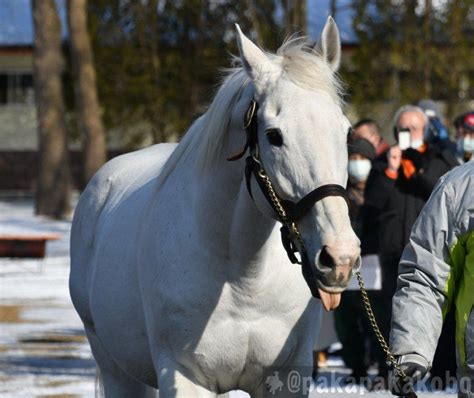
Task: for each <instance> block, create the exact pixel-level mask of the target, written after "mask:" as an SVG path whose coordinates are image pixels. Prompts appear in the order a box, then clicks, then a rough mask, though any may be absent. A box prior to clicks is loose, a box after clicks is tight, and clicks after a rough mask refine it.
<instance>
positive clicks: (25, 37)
mask: <svg viewBox="0 0 474 398" xmlns="http://www.w3.org/2000/svg"><path fill="white" fill-rule="evenodd" d="M56 3H57V4H58V6H59V12H60V15H61V20H62V26H63V32H64V27H65V26H66V8H65V6H64V5H65V2H64V0H56ZM63 35H64V33H63ZM32 43H33V19H32V16H31V0H0V44H2V45H28V44H32Z"/></svg>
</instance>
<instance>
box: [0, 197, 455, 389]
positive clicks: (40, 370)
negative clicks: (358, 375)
mask: <svg viewBox="0 0 474 398" xmlns="http://www.w3.org/2000/svg"><path fill="white" fill-rule="evenodd" d="M70 227H71V223H70V221H51V220H49V219H46V218H42V217H36V216H34V215H33V202H32V200H31V199H16V200H5V199H2V200H0V234H1V233H8V234H12V233H15V234H20V233H32V232H49V233H51V232H53V233H57V234H60V235H61V239H60V240H58V241H53V242H50V243H48V245H47V255H46V258H45V259H44V261H42V262H41V261H37V260H10V259H4V258H0V396H1V397H4V398H7V397H55V396H57V397H66V396H67V397H93V396H94V385H95V372H96V366H95V362H94V360H93V358H92V355H91V352H90V348H89V345H88V343H87V340H86V338H85V335H84V332H83V329H82V323H81V321H80V319H79V317H78V316H77V314H76V312H75V311H74V309H73V306H72V303H71V300H70V298H69V292H68V275H69V231H70ZM327 365H328V366H327V367H326V368H323V369H321V375H322V376H323V378H322V379H321V380H320V383H319V385H316V386H314V385H312V386H311V390H312V391H311V393H310V397H320V396H327V397H347V396H350V395H353V396H356V395H363V396H366V397H380V396H385V397H389V396H391V395H390V394H389V393H388V392H377V393H368V392H367V390H365V389H364V388H360V387H346V388H343V387H342V386H341V385H340V384H339V383H338V381H337V378H342V377H344V376H346V375H347V374H348V373H349V371H348V370H347V369H344V368H343V367H342V361H341V360H340V359H339V358H333V357H330V360H329V361H328V364H327ZM296 379H297V378H296ZM296 379H294V380H293V381H292V383H293V388H294V387H295V385H294V383H295V380H296ZM276 382H277V383H278V380H276ZM283 382H285V380H283ZM299 382H300V388H308V387H310V385H309V384H308V381H306V382H305V381H304V380H299ZM269 396H271V394H270V395H269ZM419 396H420V398H421V397H439V398H444V397H449V398H454V397H455V393H454V392H450V393H437V394H435V393H425V394H419ZM230 397H231V398H237V397H238V398H241V397H248V395H247V394H245V393H243V392H231V393H230Z"/></svg>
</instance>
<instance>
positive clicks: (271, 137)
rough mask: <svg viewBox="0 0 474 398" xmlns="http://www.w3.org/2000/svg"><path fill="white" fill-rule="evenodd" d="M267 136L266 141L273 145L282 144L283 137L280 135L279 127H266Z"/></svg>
mask: <svg viewBox="0 0 474 398" xmlns="http://www.w3.org/2000/svg"><path fill="white" fill-rule="evenodd" d="M265 135H266V136H267V139H268V142H269V143H270V144H271V145H274V146H282V145H283V137H282V136H281V131H280V129H268V130H267V131H266V132H265Z"/></svg>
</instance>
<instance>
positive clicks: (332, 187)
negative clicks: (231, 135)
mask: <svg viewBox="0 0 474 398" xmlns="http://www.w3.org/2000/svg"><path fill="white" fill-rule="evenodd" d="M257 110H258V103H257V102H256V101H255V100H254V99H252V101H251V102H250V104H249V107H248V109H247V111H246V112H245V117H244V129H245V132H246V134H247V142H246V143H245V146H244V148H243V149H242V151H241V152H239V153H238V154H237V155H235V156H232V157H230V158H229V159H227V160H229V161H234V160H237V159H240V158H242V157H243V156H244V154H245V153H246V152H247V150H248V151H249V155H248V156H247V158H246V164H245V180H246V184H247V190H248V192H249V194H250V196H251V197H252V198H253V194H252V186H251V178H252V175H253V176H254V177H255V180H256V181H257V183H258V185H259V187H260V189H261V191H262V193H263V195H264V196H265V198H266V199H267V201H268V203H269V204H270V206H271V207H272V208H273V210H274V211H275V213H276V214H277V216H278V218H279V220H280V222H281V223H282V224H283V226H282V227H281V229H280V231H281V239H282V243H283V247H284V248H285V250H286V253H287V255H288V258H289V259H290V261H291V262H292V263H293V264H295V263H298V264H302V271H303V276H304V278H305V280H306V283H307V284H308V286H309V288H310V290H311V293H312V295H313V296H314V297H317V298H319V293H318V290H317V286H316V275H315V272H316V270H315V269H314V267H312V266H311V264H310V261H309V258H308V255H307V253H306V248H305V247H304V245H303V244H299V243H298V241H297V240H296V239H295V238H296V237H295V236H294V233H292V230H293V228H291V226H292V224H294V223H296V222H297V221H299V220H300V219H301V218H302V217H303V216H304V215H305V214H306V213H308V212H309V211H310V210H311V208H312V207H313V206H314V204H315V203H316V202H318V201H320V200H321V199H324V198H326V197H328V196H341V197H342V198H344V199H345V200H346V202H348V200H349V199H348V196H347V191H346V189H345V188H344V187H342V186H341V185H338V184H325V185H321V186H320V187H318V188H316V189H314V190H313V191H311V192H310V193H308V194H307V195H306V196H305V197H303V198H302V199H300V200H299V201H298V202H297V203H294V202H292V201H290V200H283V199H280V198H278V201H279V203H280V205H281V206H282V207H283V209H284V211H285V213H286V219H282V218H281V217H280V215H279V214H280V213H279V211H278V209H277V208H276V205H275V203H274V201H273V200H272V197H271V194H270V192H269V190H268V187H267V186H266V185H265V177H266V178H267V179H268V181H270V180H269V177H268V176H267V175H266V173H265V169H264V167H263V164H262V161H261V160H260V154H259V146H258V121H257ZM275 194H276V193H275ZM297 252H299V254H300V256H301V260H298V258H297V257H296V256H295V253H297Z"/></svg>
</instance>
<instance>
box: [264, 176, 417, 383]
mask: <svg viewBox="0 0 474 398" xmlns="http://www.w3.org/2000/svg"><path fill="white" fill-rule="evenodd" d="M258 176H259V177H260V178H261V179H262V180H263V182H264V183H265V187H266V188H267V192H268V194H269V196H270V199H271V201H272V204H273V207H274V208H275V209H276V211H277V213H278V217H280V220H281V221H282V222H283V223H285V224H289V223H288V218H287V216H286V212H285V209H284V208H283V206H282V205H281V203H280V200H279V199H278V196H277V194H276V192H275V190H274V189H273V185H272V182H271V181H270V178H268V176H267V175H266V174H265V171H264V170H263V169H260V170H259V171H258ZM290 229H291V233H292V234H293V236H294V237H295V238H296V239H297V240H298V243H299V244H300V245H301V249H303V248H304V241H303V238H302V236H301V234H300V232H299V230H298V227H297V226H296V223H294V222H292V223H291V224H290ZM355 274H356V277H357V281H358V283H359V289H360V294H361V296H362V301H363V302H364V307H365V311H366V313H367V317H368V318H369V321H370V325H371V326H372V329H373V331H374V333H375V336H376V337H377V340H378V342H379V345H380V347H381V348H382V350H383V352H384V353H385V355H386V356H387V361H388V362H389V363H390V365H391V366H392V367H393V369H394V370H395V372H396V373H397V375H398V376H399V377H401V379H402V380H403V381H406V380H407V379H408V377H407V375H406V373H405V372H404V370H403V369H402V368H401V367H400V365H399V364H398V363H397V360H396V359H395V357H394V356H393V354H392V353H391V352H390V348H389V347H388V344H387V342H386V341H385V339H384V337H383V335H382V332H381V331H380V328H379V325H378V324H377V320H376V319H375V314H374V311H373V309H372V305H371V304H370V300H369V296H368V294H367V290H365V284H364V280H363V279H362V275H361V273H360V271H357V272H356V273H355Z"/></svg>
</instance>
